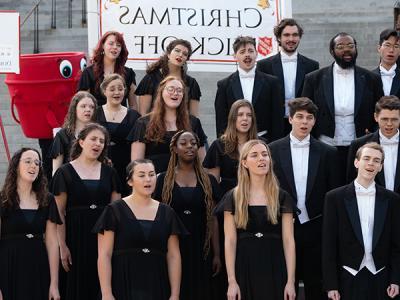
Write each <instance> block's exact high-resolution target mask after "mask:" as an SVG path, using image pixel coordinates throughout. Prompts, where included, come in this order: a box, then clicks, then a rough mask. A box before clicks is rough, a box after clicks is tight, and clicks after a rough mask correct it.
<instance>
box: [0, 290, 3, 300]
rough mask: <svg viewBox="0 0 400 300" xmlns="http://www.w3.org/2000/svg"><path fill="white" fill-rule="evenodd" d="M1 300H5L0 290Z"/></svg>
mask: <svg viewBox="0 0 400 300" xmlns="http://www.w3.org/2000/svg"><path fill="white" fill-rule="evenodd" d="M0 300H3V294H2V293H1V290H0Z"/></svg>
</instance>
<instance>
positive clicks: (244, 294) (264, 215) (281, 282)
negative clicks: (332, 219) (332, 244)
mask: <svg viewBox="0 0 400 300" xmlns="http://www.w3.org/2000/svg"><path fill="white" fill-rule="evenodd" d="M294 209H295V208H294V206H293V201H292V199H291V198H290V196H289V194H288V193H286V192H284V191H283V190H280V189H279V187H278V182H277V180H276V177H275V175H274V173H273V171H272V160H271V155H270V151H269V148H268V147H267V145H266V144H265V143H264V142H263V141H260V140H250V141H248V142H247V143H245V144H244V145H243V148H242V150H241V154H240V157H239V169H238V185H237V186H236V187H235V188H234V189H233V190H231V191H229V192H228V193H227V194H226V195H225V197H224V210H225V213H224V231H225V260H226V269H227V275H228V292H227V296H228V300H236V299H239V300H265V299H268V300H275V299H276V300H282V299H285V300H294V299H295V296H296V294H295V288H294V276H295V244H294V237H293V212H294Z"/></svg>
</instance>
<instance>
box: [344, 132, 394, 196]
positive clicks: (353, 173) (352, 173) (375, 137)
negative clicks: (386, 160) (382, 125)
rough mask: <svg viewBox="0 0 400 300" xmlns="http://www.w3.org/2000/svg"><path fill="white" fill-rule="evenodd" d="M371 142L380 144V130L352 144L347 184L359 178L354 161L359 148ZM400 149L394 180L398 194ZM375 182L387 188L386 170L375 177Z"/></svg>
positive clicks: (348, 161) (348, 159) (348, 162)
mask: <svg viewBox="0 0 400 300" xmlns="http://www.w3.org/2000/svg"><path fill="white" fill-rule="evenodd" d="M369 142H375V143H378V144H380V139H379V130H377V131H375V132H374V133H370V134H368V135H366V136H363V137H360V138H358V139H355V140H354V141H353V142H351V145H350V149H349V154H348V158H347V174H346V180H347V182H350V181H353V180H354V178H356V177H357V169H356V168H355V167H354V159H355V158H356V152H357V150H358V148H360V147H361V146H363V145H364V144H366V143H369ZM399 164H400V147H398V150H397V164H396V173H395V178H394V191H395V192H396V193H400V165H399ZM375 182H376V183H377V184H380V185H381V186H383V187H385V186H386V183H385V173H384V168H382V171H380V172H379V173H378V174H377V175H376V177H375Z"/></svg>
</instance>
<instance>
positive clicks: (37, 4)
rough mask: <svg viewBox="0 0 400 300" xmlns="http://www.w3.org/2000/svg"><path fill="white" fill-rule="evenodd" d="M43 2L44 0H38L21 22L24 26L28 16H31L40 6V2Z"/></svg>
mask: <svg viewBox="0 0 400 300" xmlns="http://www.w3.org/2000/svg"><path fill="white" fill-rule="evenodd" d="M41 2H42V0H38V2H37V3H36V4H35V5H34V6H33V7H32V9H31V10H30V11H29V12H28V14H27V15H26V16H25V18H24V20H23V21H22V22H21V26H20V27H22V26H24V24H25V22H26V21H27V20H28V18H29V17H30V16H31V14H32V13H33V12H34V11H35V9H36V8H37V7H38V6H39V4H40V3H41Z"/></svg>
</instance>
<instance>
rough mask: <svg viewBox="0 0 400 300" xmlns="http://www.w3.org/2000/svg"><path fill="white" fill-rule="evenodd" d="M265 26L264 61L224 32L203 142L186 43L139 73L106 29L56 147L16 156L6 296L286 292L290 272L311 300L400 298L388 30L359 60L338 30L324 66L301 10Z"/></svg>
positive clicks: (270, 297)
mask: <svg viewBox="0 0 400 300" xmlns="http://www.w3.org/2000/svg"><path fill="white" fill-rule="evenodd" d="M274 34H275V36H276V39H277V41H278V43H279V46H280V51H279V52H278V54H276V55H273V56H271V57H269V58H266V59H262V60H260V61H258V62H257V50H256V42H255V39H254V38H252V37H249V36H239V37H237V38H236V40H235V42H234V43H233V50H234V57H235V59H236V60H237V69H238V70H237V71H236V72H234V73H232V74H230V75H229V76H227V77H226V78H224V79H222V80H220V81H218V83H217V92H216V97H215V117H216V133H217V139H216V140H215V141H213V142H212V143H211V144H210V145H209V144H208V142H207V136H206V134H205V133H204V130H203V128H202V125H201V121H200V119H199V104H200V98H201V91H200V86H199V84H198V83H197V81H196V79H195V78H193V77H191V76H189V74H187V67H186V63H187V61H188V60H189V59H190V57H191V54H192V48H191V45H190V43H189V42H188V41H186V40H182V39H177V40H174V41H172V42H171V43H170V44H169V45H168V46H167V47H166V51H165V54H164V55H163V56H161V57H160V59H159V60H158V61H156V62H154V63H153V64H151V65H150V66H149V67H148V69H147V71H146V75H145V76H144V78H143V79H142V80H141V81H140V82H139V84H138V85H137V86H136V76H135V72H134V71H133V70H132V69H131V68H128V67H125V63H126V61H127V57H128V50H127V48H126V45H125V42H124V39H123V37H122V35H121V34H120V33H118V32H114V31H112V32H107V33H105V34H104V35H103V36H102V38H101V39H100V40H99V42H98V45H97V47H96V48H95V49H94V52H93V56H92V63H91V65H90V66H89V67H87V68H86V69H85V70H84V71H83V73H82V76H81V79H80V82H79V87H78V90H79V91H78V92H77V93H76V94H75V95H74V97H73V98H72V100H71V103H70V107H69V110H68V113H67V115H66V117H65V122H64V125H63V127H62V128H61V129H60V130H59V131H58V132H57V134H56V135H55V137H54V140H53V143H52V146H51V148H50V149H49V150H48V151H42V152H44V153H43V156H42V155H41V154H40V153H39V152H38V151H37V150H36V149H32V148H22V149H20V150H18V151H17V152H15V153H14V155H13V157H12V159H11V161H10V163H9V166H8V172H7V175H6V178H5V182H4V185H3V187H2V189H1V192H0V300H30V299H32V300H45V299H66V300H83V299H85V300H92V299H93V300H94V299H103V300H178V299H181V300H223V299H228V300H236V299H238V300H282V299H284V300H294V299H296V295H297V294H299V285H300V282H302V283H303V285H304V296H305V299H306V300H319V299H328V298H329V299H333V300H339V299H344V300H347V299H349V300H365V299H367V300H380V299H389V298H396V297H397V296H398V294H399V285H400V218H399V215H400V197H399V192H400V167H398V163H399V156H400V148H399V126H400V100H399V98H398V97H399V96H400V66H398V65H397V59H398V58H399V56H400V38H399V35H398V33H397V31H396V30H391V29H387V30H384V31H382V33H381V34H380V37H379V43H378V52H379V54H380V63H379V67H378V68H376V69H375V70H373V71H368V70H366V69H364V68H361V67H359V66H358V65H356V60H357V42H356V40H355V38H354V37H353V36H351V35H350V34H347V33H345V32H341V33H338V34H336V35H335V36H333V37H332V39H331V41H330V43H329V52H330V54H331V55H332V57H333V60H334V61H333V62H332V64H331V65H329V66H328V67H325V68H321V69H319V63H318V62H316V61H314V60H312V59H310V58H307V57H305V56H303V55H301V54H300V53H298V52H297V48H298V46H299V43H300V40H301V38H302V35H303V29H302V28H301V26H300V25H299V24H298V23H297V22H296V20H294V19H283V20H282V21H281V22H280V23H279V24H278V25H277V26H276V27H275V28H274ZM42 150H43V149H42ZM297 297H298V296H297Z"/></svg>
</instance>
